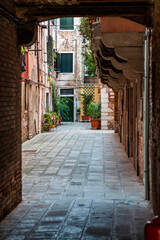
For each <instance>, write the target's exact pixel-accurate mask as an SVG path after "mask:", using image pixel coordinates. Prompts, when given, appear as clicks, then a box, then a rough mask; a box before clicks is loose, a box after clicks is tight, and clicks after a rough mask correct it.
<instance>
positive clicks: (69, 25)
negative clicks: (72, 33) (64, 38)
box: [60, 17, 74, 30]
mask: <svg viewBox="0 0 160 240" xmlns="http://www.w3.org/2000/svg"><path fill="white" fill-rule="evenodd" d="M60 29H61V30H74V18H72V17H68V18H60Z"/></svg>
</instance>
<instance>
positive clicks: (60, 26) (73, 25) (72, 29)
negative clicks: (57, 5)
mask: <svg viewBox="0 0 160 240" xmlns="http://www.w3.org/2000/svg"><path fill="white" fill-rule="evenodd" d="M72 18H73V29H61V18H59V31H71V32H73V31H74V30H75V26H74V17H72ZM66 26H67V25H66Z"/></svg>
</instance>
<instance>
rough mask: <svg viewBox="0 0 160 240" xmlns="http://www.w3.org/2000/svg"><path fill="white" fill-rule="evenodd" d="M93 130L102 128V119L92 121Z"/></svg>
mask: <svg viewBox="0 0 160 240" xmlns="http://www.w3.org/2000/svg"><path fill="white" fill-rule="evenodd" d="M91 125H92V129H98V128H99V127H100V119H91Z"/></svg>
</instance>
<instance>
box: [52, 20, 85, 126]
mask: <svg viewBox="0 0 160 240" xmlns="http://www.w3.org/2000/svg"><path fill="white" fill-rule="evenodd" d="M80 20H81V18H72V17H69V18H60V19H55V20H54V26H55V27H54V30H55V51H56V53H57V59H56V64H55V70H56V73H57V77H56V86H57V88H58V93H59V95H60V97H67V98H68V100H69V99H70V100H71V101H70V103H69V107H70V113H69V116H68V119H62V120H63V121H69V122H74V121H78V119H77V117H76V112H77V109H78V108H79V107H80V97H81V95H80V93H81V89H80V87H81V83H83V81H84V67H83V57H82V36H81V35H80V32H79V25H80Z"/></svg>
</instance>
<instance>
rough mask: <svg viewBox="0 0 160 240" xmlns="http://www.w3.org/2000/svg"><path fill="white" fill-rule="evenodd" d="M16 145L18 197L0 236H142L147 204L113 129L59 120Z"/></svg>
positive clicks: (112, 239) (87, 239)
mask: <svg viewBox="0 0 160 240" xmlns="http://www.w3.org/2000/svg"><path fill="white" fill-rule="evenodd" d="M22 149H23V201H22V203H21V204H19V206H18V207H17V208H16V209H15V210H14V211H13V212H12V213H11V214H9V215H8V216H7V217H6V218H5V219H4V220H3V221H2V222H1V223H0V240H2V239H3V240H4V239H5V240H23V239H25V240H32V239H33V240H35V239H43V240H44V239H45V240H50V239H55V240H65V239H72V240H78V239H81V240H103V239H104V240H143V227H144V223H145V222H146V220H149V219H151V218H152V216H153V213H152V209H151V207H150V205H149V203H148V202H147V201H145V200H144V186H143V185H142V183H141V181H140V180H139V179H138V177H137V176H136V172H135V170H134V168H133V166H132V163H131V162H130V160H129V159H128V158H127V156H126V153H125V151H124V148H123V146H122V145H121V144H120V143H119V138H118V136H117V135H116V134H114V133H113V132H112V131H107V130H91V129H90V124H88V123H73V124H64V125H62V126H59V127H58V129H53V130H52V131H51V132H49V133H43V134H40V135H37V136H36V137H34V138H33V139H31V140H30V141H27V142H25V143H24V144H23V147H22Z"/></svg>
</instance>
